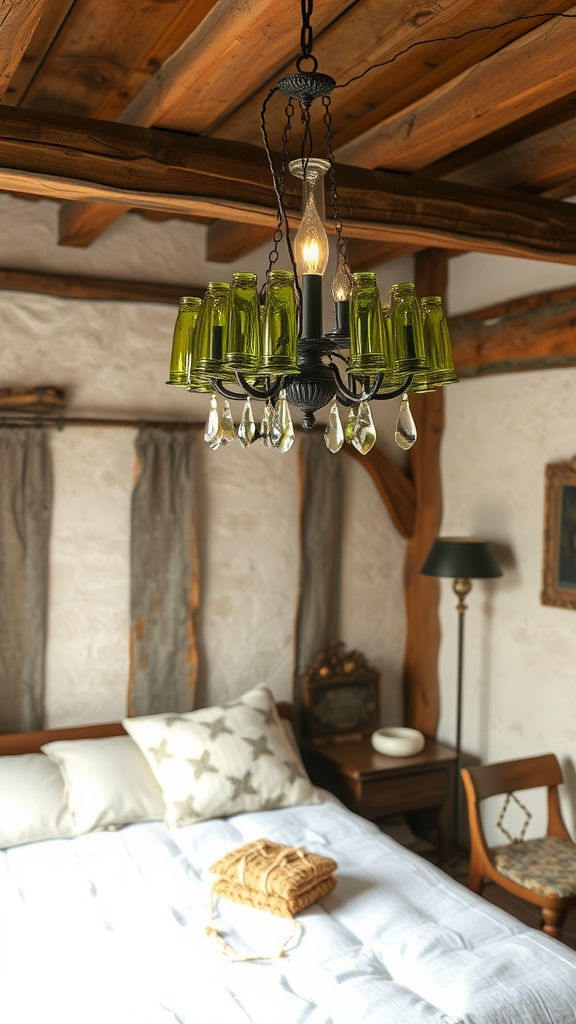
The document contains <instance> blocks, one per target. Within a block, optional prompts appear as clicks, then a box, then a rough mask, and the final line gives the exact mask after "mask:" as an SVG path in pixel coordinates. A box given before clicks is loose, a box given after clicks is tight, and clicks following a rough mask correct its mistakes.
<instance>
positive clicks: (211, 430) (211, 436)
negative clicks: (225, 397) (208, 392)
mask: <svg viewBox="0 0 576 1024" xmlns="http://www.w3.org/2000/svg"><path fill="white" fill-rule="evenodd" d="M204 440H205V441H206V444H207V445H209V446H210V448H212V449H213V450H216V448H219V447H220V417H219V416H218V405H217V403H216V395H212V398H211V399H210V412H209V413H208V419H207V420H206V427H205V428H204Z"/></svg>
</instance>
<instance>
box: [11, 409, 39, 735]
mask: <svg viewBox="0 0 576 1024" xmlns="http://www.w3.org/2000/svg"><path fill="white" fill-rule="evenodd" d="M51 517H52V465H51V460H50V450H49V445H48V437H47V433H46V431H45V430H44V429H42V428H39V427H0V729H1V730H2V731H3V732H26V731H28V730H30V729H40V728H41V727H42V726H43V724H44V666H45V648H46V620H47V606H48V555H49V550H48V548H49V542H50V524H51Z"/></svg>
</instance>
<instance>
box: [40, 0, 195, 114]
mask: <svg viewBox="0 0 576 1024" xmlns="http://www.w3.org/2000/svg"><path fill="white" fill-rule="evenodd" d="M212 4H213V0H212V2H210V0H203V2H198V0H170V2H169V3H163V4H160V5H158V4H150V2H149V0H126V2H124V3H122V4H121V5H118V3H117V2H116V0H100V2H99V3H98V4H94V0H76V2H75V3H74V5H73V8H72V9H71V11H70V14H69V16H68V18H67V19H66V21H65V23H64V24H63V25H62V27H61V29H60V32H59V33H58V36H57V38H56V39H55V40H54V41H53V44H52V46H51V47H50V50H49V52H48V53H47V54H46V56H45V58H44V60H43V62H42V66H41V68H40V69H39V71H38V73H37V74H36V76H35V78H34V81H33V82H32V84H31V85H30V87H29V89H28V91H27V93H26V98H25V102H26V107H27V109H29V110H52V111H62V112H68V113H75V114H78V115H79V116H82V117H91V116H92V117H93V116H103V110H104V109H108V110H114V111H115V113H114V114H113V115H110V116H111V118H112V117H113V116H116V115H117V114H118V113H120V112H121V111H122V110H123V109H124V108H125V107H126V106H127V104H128V103H129V101H130V98H131V97H130V95H129V94H126V93H125V85H126V82H127V80H129V78H130V76H131V74H132V73H133V72H134V71H135V69H137V68H139V71H140V73H139V75H138V80H139V84H140V85H142V84H143V81H142V79H143V74H144V72H145V68H144V66H143V61H144V60H145V59H146V58H148V60H149V61H151V62H152V63H151V64H149V66H148V68H147V72H148V75H147V77H148V78H151V77H152V76H153V75H154V74H155V72H156V71H157V69H158V66H159V65H158V63H157V62H156V60H155V57H154V44H155V41H156V40H157V39H158V37H159V36H160V39H161V40H163V39H164V37H165V35H166V33H168V34H169V36H170V31H171V29H172V26H173V23H174V20H175V18H176V17H178V16H179V15H181V14H182V13H183V11H184V13H188V24H187V25H185V26H182V25H180V36H178V34H177V35H176V37H174V36H173V35H172V36H171V37H170V38H171V39H172V42H173V45H174V49H176V48H177V47H178V46H179V45H180V43H181V42H182V40H183V39H184V38H186V36H185V35H184V34H183V33H184V29H185V28H189V30H190V31H192V30H193V28H194V27H196V25H197V24H198V22H199V20H201V19H202V18H203V17H204V16H205V14H206V13H207V11H208V10H209V9H210V7H211V6H212ZM191 11H192V13H193V12H194V11H195V12H196V17H190V12H191ZM88 26H89V28H87V27H88ZM171 52H173V51H171ZM169 55H170V54H166V52H165V50H164V52H163V56H164V57H165V56H169Z"/></svg>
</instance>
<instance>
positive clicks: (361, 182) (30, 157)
mask: <svg viewBox="0 0 576 1024" xmlns="http://www.w3.org/2000/svg"><path fill="white" fill-rule="evenodd" d="M0 162H1V164H2V167H1V168H0V188H4V189H5V190H7V191H21V192H30V193H32V194H35V195H44V196H50V197H52V198H65V197H66V198H69V197H70V196H72V197H73V198H77V199H79V200H81V201H87V200H90V201H92V200H96V201H97V202H100V203H119V204H122V205H128V206H137V207H143V208H146V207H148V208H151V209H158V210H166V211H174V212H177V213H187V214H190V215H194V216H211V217H212V218H218V219H227V220H234V221H241V222H244V221H246V222H249V223H255V224H260V225H266V226H269V225H271V224H274V223H275V222H276V197H275V193H274V190H273V187H272V182H271V180H270V174H269V169H268V165H267V162H266V158H265V155H264V153H263V152H262V150H261V149H259V148H258V147H256V146H248V145H243V144H241V143H234V144H231V143H228V142H225V141H223V140H218V139H209V138H203V137H196V138H195V137H191V136H185V135H182V134H180V133H171V132H166V131H161V132H160V131H156V130H154V129H143V128H138V127H132V126H128V125H120V124H118V123H117V122H114V123H108V122H104V121H93V120H88V119H79V118H75V119H72V118H64V117H63V116H62V115H48V114H45V115H43V116H42V117H38V116H36V115H34V114H31V113H29V112H27V111H12V110H10V109H2V108H0ZM72 168H73V169H74V174H75V178H73V179H71V178H70V177H69V175H70V170H71V169H72ZM337 175H338V181H339V192H340V207H341V212H342V215H343V217H344V218H345V220H346V223H347V225H348V227H349V234H350V235H351V236H352V235H356V237H358V238H375V239H380V238H389V239H391V240H394V241H399V242H400V243H402V244H409V245H414V246H416V247H420V248H421V247H428V246H431V247H435V248H449V249H470V248H472V249H475V250H477V251H479V252H490V253H498V254H502V255H515V256H524V257H526V258H529V259H544V260H551V261H554V262H566V263H574V262H576V206H574V205H572V204H568V203H561V202H557V201H555V200H547V199H541V198H540V197H533V196H527V195H522V194H520V193H516V192H509V191H504V190H502V191H499V190H496V189H479V188H474V187H472V186H468V185H457V184H456V183H454V182H442V181H429V180H427V179H425V178H422V177H418V176H415V175H408V174H398V173H395V172H383V171H370V170H366V169H363V168H351V167H348V166H338V167H337ZM285 206H286V210H287V211H288V213H289V215H290V217H291V218H292V221H297V220H298V219H299V216H300V195H299V190H298V187H297V185H294V186H292V185H291V184H290V183H289V182H288V183H287V190H286V194H285Z"/></svg>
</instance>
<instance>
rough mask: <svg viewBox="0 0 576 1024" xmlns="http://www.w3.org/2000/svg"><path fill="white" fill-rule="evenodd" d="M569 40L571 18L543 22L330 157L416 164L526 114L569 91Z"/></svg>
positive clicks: (574, 84) (574, 68)
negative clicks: (408, 141)
mask: <svg viewBox="0 0 576 1024" xmlns="http://www.w3.org/2000/svg"><path fill="white" fill-rule="evenodd" d="M569 13H571V14H576V8H574V7H572V8H571V9H570V12H569ZM575 43H576V21H573V20H568V19H563V18H558V19H556V20H552V21H549V22H547V23H546V24H545V25H543V26H541V27H540V28H536V29H534V30H533V31H531V32H527V33H526V34H525V35H523V36H521V37H520V38H519V39H516V40H514V41H513V42H511V43H510V44H509V45H508V46H506V47H504V49H502V50H500V51H498V52H497V53H494V54H492V55H491V56H489V57H486V58H485V59H484V60H482V61H481V62H480V63H478V64H476V65H475V66H474V67H472V68H469V69H468V70H466V71H464V72H463V73H462V74H460V75H458V76H456V77H455V78H453V79H451V80H450V81H449V82H447V83H446V84H444V85H442V86H440V87H439V88H438V89H436V90H435V91H434V92H432V93H430V94H429V95H427V96H425V97H424V98H423V99H421V100H418V101H416V102H415V103H413V104H411V105H410V106H408V107H405V108H404V109H403V110H400V111H398V112H397V113H395V114H393V115H391V116H389V117H387V118H386V119H384V120H382V121H381V122H380V123H379V124H376V125H375V126H374V127H373V128H371V129H370V130H368V131H366V132H363V133H361V134H360V135H357V136H356V137H355V138H354V139H352V140H350V142H347V143H346V144H344V145H343V146H340V147H339V148H338V150H337V158H338V160H341V161H342V162H344V163H351V164H355V165H356V166H361V167H379V166H381V167H386V168H387V169H391V168H396V169H399V170H405V171H416V170H420V169H421V168H422V167H425V166H426V165H427V164H430V163H432V162H434V161H435V160H439V159H440V158H441V157H443V156H445V155H446V154H447V153H449V152H453V151H454V150H458V149H460V148H461V147H462V146H466V145H468V144H470V143H471V142H473V141H474V140H475V139H478V138H480V137H482V136H485V135H488V134H489V133H490V132H493V131H496V130H497V129H499V128H502V127H503V126H504V125H506V124H509V123H511V122H512V121H514V120H515V119H516V118H517V116H518V111H519V110H521V111H522V113H523V115H526V114H528V113H529V112H530V111H534V110H537V109H539V108H540V107H544V106H546V105H547V104H549V103H552V102H554V101H555V100H557V99H560V98H561V97H564V96H567V95H568V94H569V93H571V92H574V90H575V89H576V65H575V64H574V46H575ZM407 137H409V139H410V144H409V145H408V146H407V145H406V138H407Z"/></svg>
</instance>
